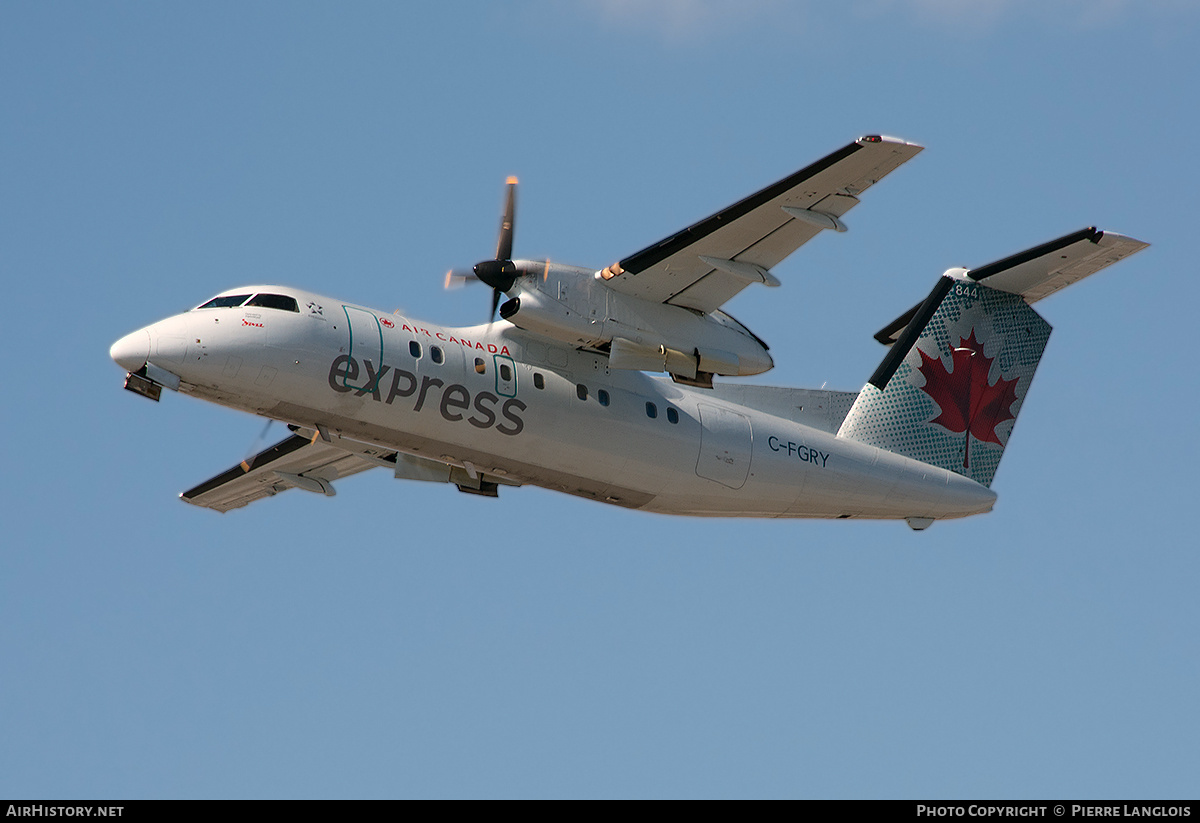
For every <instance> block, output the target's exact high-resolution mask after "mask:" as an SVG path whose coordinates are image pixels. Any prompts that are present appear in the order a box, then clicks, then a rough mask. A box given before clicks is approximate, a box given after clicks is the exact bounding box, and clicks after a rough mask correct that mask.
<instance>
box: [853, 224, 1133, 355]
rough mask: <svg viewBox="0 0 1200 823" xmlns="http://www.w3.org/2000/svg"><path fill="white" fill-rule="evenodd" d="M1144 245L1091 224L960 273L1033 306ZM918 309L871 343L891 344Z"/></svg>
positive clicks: (877, 335)
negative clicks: (1020, 297) (876, 341)
mask: <svg viewBox="0 0 1200 823" xmlns="http://www.w3.org/2000/svg"><path fill="white" fill-rule="evenodd" d="M1149 245H1150V244H1149V243H1143V242H1142V241H1141V240H1134V239H1133V238H1132V237H1126V236H1125V235H1123V234H1117V233H1116V232H1112V231H1100V230H1099V229H1097V228H1095V227H1094V226H1090V227H1088V228H1086V229H1080V230H1079V231H1077V232H1072V233H1071V234H1067V235H1063V236H1062V237H1059V238H1057V239H1056V240H1051V241H1049V242H1048V243H1043V244H1042V245H1040V246H1034V247H1033V248H1032V249H1027V250H1025V251H1023V252H1018V253H1017V254H1014V255H1011V256H1009V257H1006V258H1004V259H1003V260H997V261H996V262H995V263H988V264H987V265H986V266H980V267H979V268H977V269H968V270H966V272H965V274H966V276H967V277H969V278H970V279H971V280H974V281H976V282H977V283H982V284H983V285H985V286H988V287H989V288H993V289H997V290H999V291H1006V292H1009V293H1010V294H1019V295H1021V296H1022V297H1024V298H1025V302H1026V303H1036V302H1037V301H1039V300H1041V299H1042V298H1044V297H1049V296H1050V295H1052V294H1054V293H1055V292H1056V291H1058V290H1059V289H1063V288H1066V287H1067V286H1069V285H1071V284H1072V283H1074V282H1076V281H1078V280H1082V279H1083V278H1085V277H1087V276H1088V275H1091V274H1095V273H1096V272H1098V271H1100V270H1101V269H1104V268H1107V267H1109V266H1111V265H1112V264H1113V263H1116V262H1117V261H1118V260H1122V259H1124V258H1126V257H1128V256H1129V255H1131V254H1133V253H1134V252H1139V251H1141V250H1142V249H1144V248H1146V247H1147V246H1149ZM959 271H960V272H961V271H962V269H959ZM939 300H940V298H939ZM922 305H923V304H917V305H916V306H913V307H912V308H911V309H909V310H908V311H906V312H905V313H904V314H902V315H900V316H899V317H897V318H896V319H895V320H893V321H892V322H891V323H889V324H888V325H886V326H884V327H883V328H882V329H880V330H879V332H877V333H876V335H875V339H876V340H878V341H879V342H880V343H883V344H884V345H885V346H890V345H892V344H893V343H895V342H896V341H897V340H898V339H900V335H901V333H903V331H904V329H905V327H907V326H908V324H909V322H910V321H912V319H913V318H914V317H916V315H917V313H918V312H919V311H920V310H921V306H922ZM935 308H936V306H935ZM926 319H928V318H926Z"/></svg>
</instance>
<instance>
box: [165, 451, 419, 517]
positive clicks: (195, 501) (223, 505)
mask: <svg viewBox="0 0 1200 823" xmlns="http://www.w3.org/2000/svg"><path fill="white" fill-rule="evenodd" d="M339 443H341V444H342V445H340V446H334V445H331V444H329V443H326V442H325V441H323V440H321V439H320V436H319V435H317V436H308V437H306V436H302V435H300V434H293V435H292V436H291V437H289V438H287V439H286V440H282V441H280V442H279V443H276V444H275V445H274V446H272V447H271V448H269V449H267V450H266V451H263V452H259V453H258V454H256V455H254V457H251V458H248V459H246V460H243V461H242V462H241V463H239V464H238V465H236V466H234V467H233V468H232V469H230V470H229V471H227V472H223V473H221V474H219V475H217V476H216V477H214V478H212V479H211V480H208V481H205V482H204V483H201V484H200V485H199V486H196V487H195V488H194V489H189V490H188V491H185V492H184V493H183V494H181V495H179V497H180V498H181V499H182V500H183V501H184V502H185V503H191V504H192V505H195V506H204V507H205V508H209V509H216V510H217V511H219V512H222V513H224V512H227V511H229V510H230V509H237V508H240V507H242V506H245V505H247V504H249V503H253V502H254V501H255V500H261V499H262V498H264V497H274V496H275V495H276V494H279V492H282V491H287V490H288V489H295V488H301V489H306V490H308V491H314V492H319V493H321V494H324V495H326V496H328V497H332V496H333V495H334V490H333V481H334V480H337V479H338V478H341V477H349V476H350V475H352V474H358V473H359V472H364V471H366V470H367V469H373V468H375V467H376V466H388V465H391V466H394V465H395V462H396V453H395V452H393V451H390V450H388V449H381V448H377V447H372V446H365V445H363V446H362V447H361V449H360V450H359V451H358V452H352V451H348V450H347V448H348V447H349V446H350V441H340V440H339Z"/></svg>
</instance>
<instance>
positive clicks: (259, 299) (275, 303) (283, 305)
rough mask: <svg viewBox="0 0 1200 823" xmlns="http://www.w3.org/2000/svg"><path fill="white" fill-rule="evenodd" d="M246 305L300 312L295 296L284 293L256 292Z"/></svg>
mask: <svg viewBox="0 0 1200 823" xmlns="http://www.w3.org/2000/svg"><path fill="white" fill-rule="evenodd" d="M246 305H247V306H261V307H262V308H264V309H280V310H281V311H294V312H296V313H297V314H298V313H299V312H300V306H299V304H297V303H296V298H294V297H288V296H287V295H286V294H256V295H254V299H253V300H251V301H250V302H249V303H247V304H246Z"/></svg>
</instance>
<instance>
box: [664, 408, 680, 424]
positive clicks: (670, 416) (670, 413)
mask: <svg viewBox="0 0 1200 823" xmlns="http://www.w3.org/2000/svg"><path fill="white" fill-rule="evenodd" d="M667 422H668V423H678V422H679V412H677V411H675V410H674V409H673V408H671V407H670V406H667Z"/></svg>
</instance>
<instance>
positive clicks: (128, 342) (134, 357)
mask: <svg viewBox="0 0 1200 823" xmlns="http://www.w3.org/2000/svg"><path fill="white" fill-rule="evenodd" d="M108 356H109V357H111V358H112V359H113V360H115V361H117V365H118V366H120V367H121V368H123V369H125V370H126V371H131V372H134V371H137V370H138V369H140V368H141V367H142V366H144V365H146V360H147V359H148V358H149V357H150V332H148V331H146V330H145V329H138V330H137V331H135V332H133V333H132V334H127V335H125V336H124V337H122V338H121V339H120V340H118V341H117V342H116V343H113V344H112V348H110V349H109V350H108Z"/></svg>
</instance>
